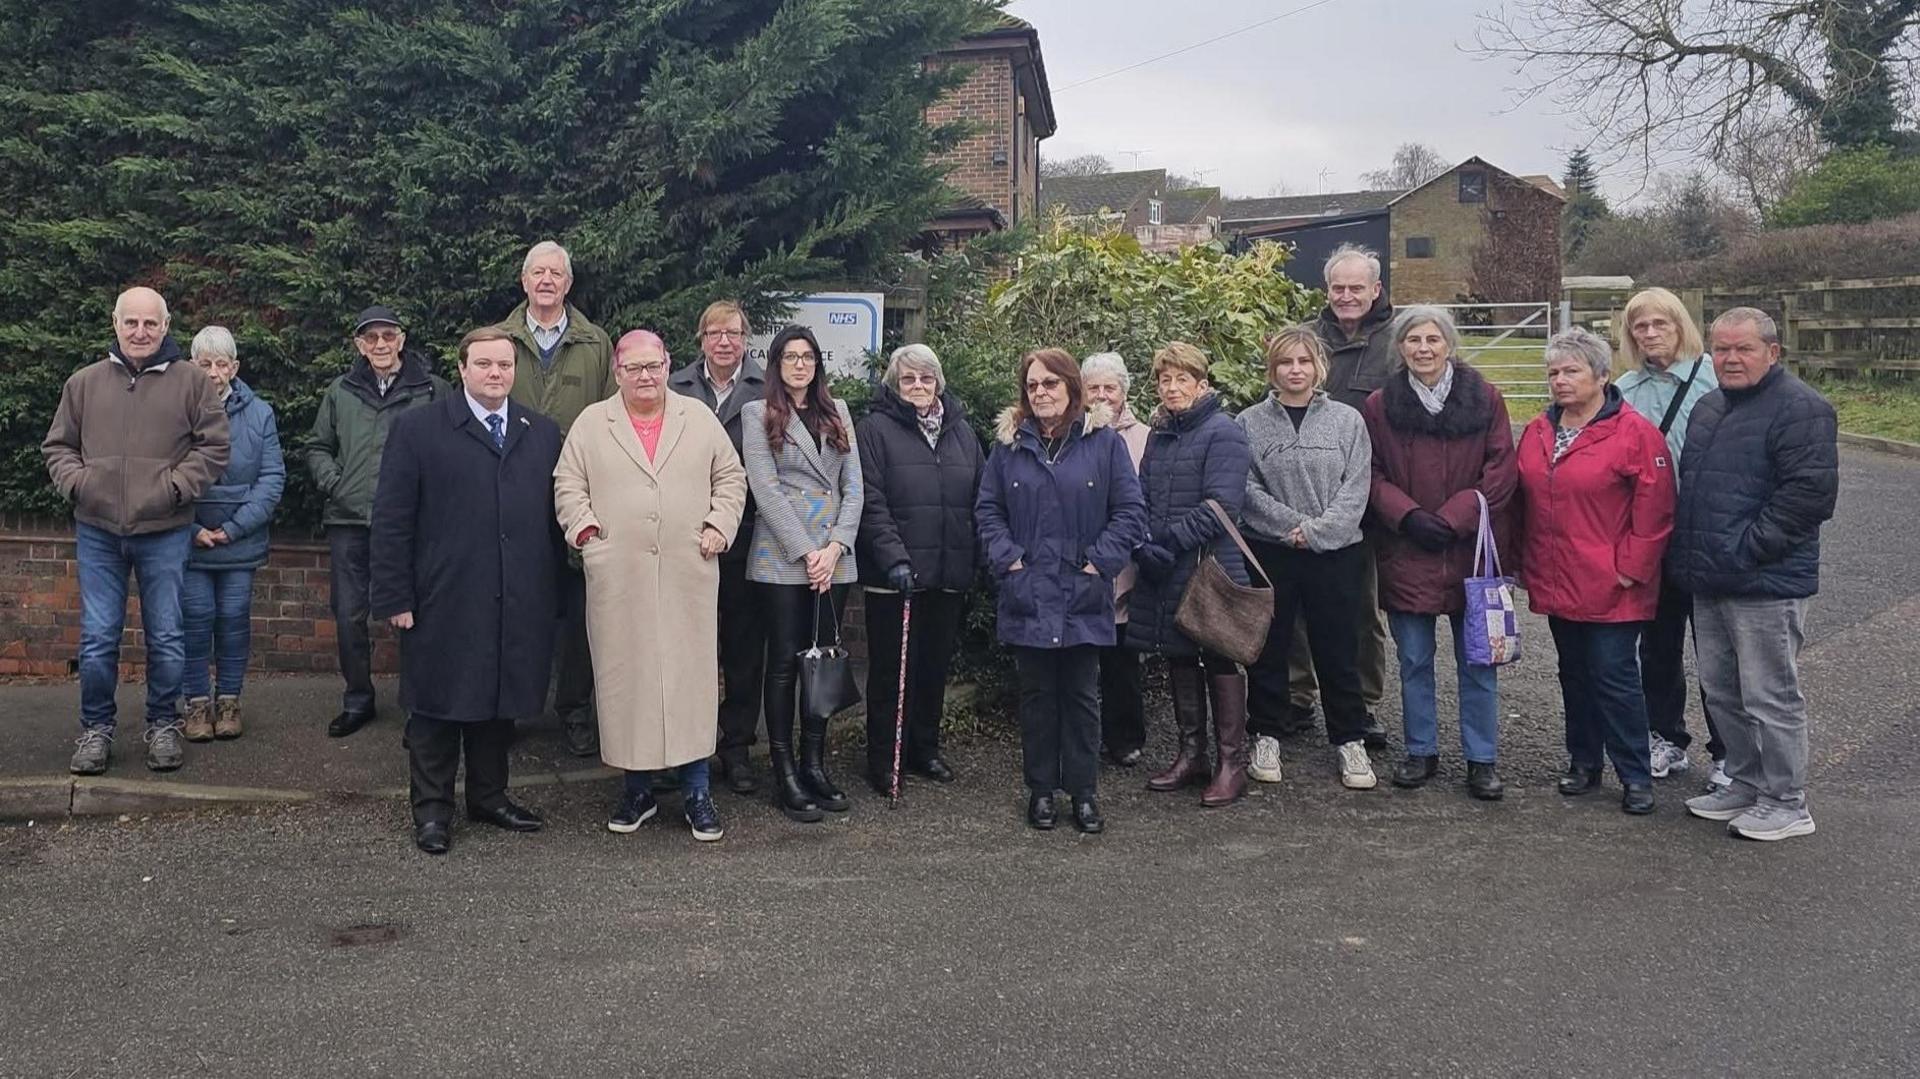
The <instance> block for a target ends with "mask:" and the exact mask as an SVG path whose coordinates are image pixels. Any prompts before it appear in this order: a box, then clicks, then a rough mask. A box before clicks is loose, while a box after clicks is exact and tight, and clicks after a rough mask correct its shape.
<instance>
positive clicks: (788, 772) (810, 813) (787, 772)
mask: <svg viewBox="0 0 1920 1079" xmlns="http://www.w3.org/2000/svg"><path fill="white" fill-rule="evenodd" d="M767 752H768V754H769V755H770V756H772V758H773V804H774V805H777V806H779V807H780V812H782V813H785V814H786V815H787V819H788V820H796V821H799V822H800V823H802V824H812V823H814V822H815V821H817V820H819V819H820V816H821V814H820V807H819V806H817V805H815V804H814V802H813V796H812V795H810V794H808V793H807V789H806V788H805V787H803V786H801V785H800V772H799V770H798V769H796V768H795V767H794V766H793V747H792V746H789V745H786V744H784V743H781V742H769V743H768V744H767Z"/></svg>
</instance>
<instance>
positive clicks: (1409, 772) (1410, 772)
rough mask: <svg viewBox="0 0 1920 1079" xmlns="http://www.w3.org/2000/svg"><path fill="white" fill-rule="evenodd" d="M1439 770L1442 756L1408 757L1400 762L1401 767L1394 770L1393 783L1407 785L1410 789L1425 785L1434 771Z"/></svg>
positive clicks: (1400, 785) (1398, 785) (1397, 785)
mask: <svg viewBox="0 0 1920 1079" xmlns="http://www.w3.org/2000/svg"><path fill="white" fill-rule="evenodd" d="M1439 770H1440V758H1438V757H1408V758H1407V759H1406V760H1403V761H1401V762H1400V767H1398V768H1395V769H1394V770H1393V785H1394V786H1396V787H1405V788H1406V789H1408V790H1412V789H1414V788H1415V787H1424V786H1426V785H1427V780H1429V779H1432V778H1433V776H1434V773H1435V772H1438V771H1439Z"/></svg>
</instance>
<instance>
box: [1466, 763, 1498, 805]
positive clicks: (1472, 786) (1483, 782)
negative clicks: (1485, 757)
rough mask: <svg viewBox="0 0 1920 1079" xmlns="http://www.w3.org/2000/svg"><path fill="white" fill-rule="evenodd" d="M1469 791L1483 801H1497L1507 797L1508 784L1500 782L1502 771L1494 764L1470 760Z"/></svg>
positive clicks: (1468, 773) (1468, 770)
mask: <svg viewBox="0 0 1920 1079" xmlns="http://www.w3.org/2000/svg"><path fill="white" fill-rule="evenodd" d="M1467 793H1468V794H1471V795H1473V796H1474V797H1475V798H1478V799H1480V800H1481V801H1483V802H1497V801H1499V800H1500V799H1502V798H1504V797H1506V795H1507V785H1506V784H1505V783H1502V782H1500V773H1499V772H1497V771H1495V770H1494V767H1493V765H1492V764H1490V763H1487V764H1483V763H1481V762H1479V761H1468V762H1467Z"/></svg>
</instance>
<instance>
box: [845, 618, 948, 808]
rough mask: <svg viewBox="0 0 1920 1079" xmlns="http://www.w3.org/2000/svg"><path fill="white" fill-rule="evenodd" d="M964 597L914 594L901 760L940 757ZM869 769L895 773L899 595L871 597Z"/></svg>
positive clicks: (916, 760)
mask: <svg viewBox="0 0 1920 1079" xmlns="http://www.w3.org/2000/svg"><path fill="white" fill-rule="evenodd" d="M966 598H967V597H966V594H965V593H962V592H941V591H937V590H933V591H925V592H915V593H914V594H913V621H912V624H911V625H909V626H908V627H907V638H908V639H907V715H906V722H905V723H904V724H903V726H902V730H903V734H904V736H905V741H906V744H905V745H902V746H901V747H900V756H901V759H902V760H905V761H910V762H915V763H924V762H926V761H928V760H931V759H932V758H934V757H938V756H939V755H940V717H941V715H942V714H943V713H944V712H945V711H946V705H947V670H948V668H949V667H950V666H951V665H952V662H953V646H954V642H955V641H957V640H958V639H959V637H960V616H961V614H962V613H963V612H964V611H965V610H966ZM862 602H864V603H865V604H866V620H867V768H868V770H869V771H871V772H874V773H875V774H879V775H885V774H887V773H888V772H890V771H892V770H893V724H894V713H895V711H897V710H898V708H899V703H900V610H901V606H902V604H901V597H900V593H898V592H871V591H870V592H867V593H866V594H865V595H864V596H863V597H862Z"/></svg>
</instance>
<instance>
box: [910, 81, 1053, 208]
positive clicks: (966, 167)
mask: <svg viewBox="0 0 1920 1079" xmlns="http://www.w3.org/2000/svg"><path fill="white" fill-rule="evenodd" d="M927 65H928V67H929V68H933V69H942V68H946V67H949V66H953V65H964V66H968V67H971V68H972V69H973V70H972V72H971V73H970V74H969V75H968V76H967V79H966V81H965V82H963V83H961V84H960V85H959V86H956V87H954V88H953V89H952V90H950V91H948V92H947V96H945V97H943V98H941V99H940V100H939V101H938V102H937V103H935V104H934V105H933V107H932V108H929V109H928V110H927V122H928V123H930V124H944V123H948V122H950V121H953V120H967V121H970V122H971V123H972V125H973V134H971V135H969V136H967V137H966V138H965V139H962V140H961V141H960V143H959V144H958V145H956V146H955V147H954V148H953V149H952V150H949V151H948V152H946V153H945V154H942V155H940V156H939V157H937V158H935V160H936V161H938V162H940V163H942V164H947V165H951V166H952V168H951V170H950V171H949V172H948V173H947V182H948V183H949V184H952V185H953V186H954V187H956V188H959V189H960V190H962V191H965V192H966V193H968V194H970V195H973V196H975V197H977V198H979V199H980V200H981V201H983V202H985V203H986V204H987V205H989V206H991V207H993V208H994V209H996V210H999V211H1000V212H1001V213H1002V214H1004V215H1006V217H1007V220H1008V221H1012V220H1013V219H1014V199H1013V184H1014V179H1013V174H1014V170H1013V164H1012V163H1013V161H1014V159H1015V156H1016V154H1015V148H1014V146H1013V139H1014V137H1015V136H1014V116H1013V108H1014V88H1013V61H1012V58H1011V56H1010V54H1008V53H1004V52H999V53H994V52H982V53H968V54H966V55H965V56H963V57H953V56H947V57H937V58H934V59H931V60H929V61H927ZM995 153H999V154H1000V155H1001V157H1002V160H1001V163H999V164H995V163H994V160H993V158H994V154H995ZM1035 183H1036V187H1035V189H1034V190H1036V191H1037V190H1038V187H1037V183H1038V181H1037V180H1036V181H1035ZM1032 198H1033V195H1032V194H1031V193H1029V194H1028V196H1027V200H1031V199H1032ZM1027 200H1023V201H1027ZM1028 208H1030V207H1027V206H1023V207H1022V209H1023V210H1024V209H1028Z"/></svg>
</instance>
